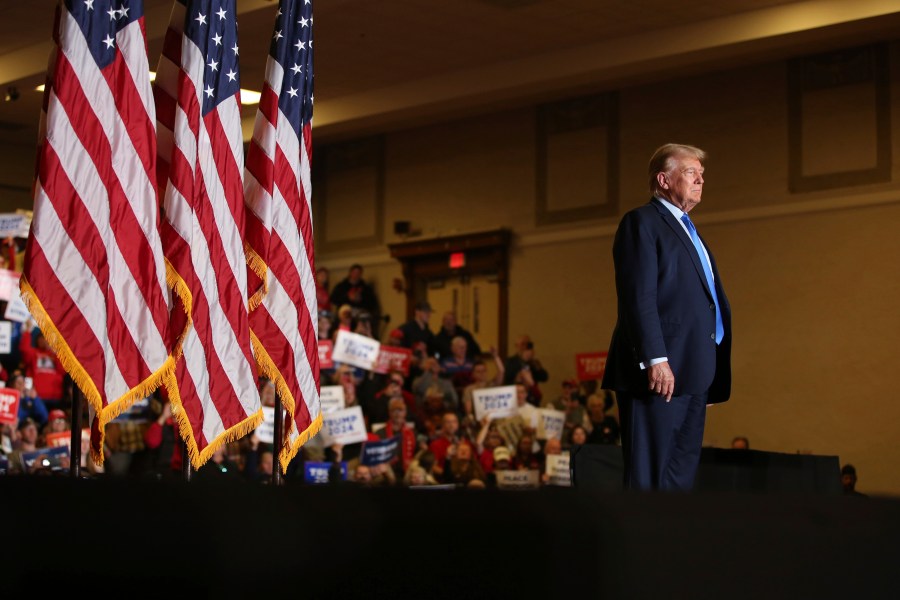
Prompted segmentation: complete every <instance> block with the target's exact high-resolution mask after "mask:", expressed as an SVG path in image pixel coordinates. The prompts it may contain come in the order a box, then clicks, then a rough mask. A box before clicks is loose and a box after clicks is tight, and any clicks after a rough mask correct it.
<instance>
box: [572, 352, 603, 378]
mask: <svg viewBox="0 0 900 600" xmlns="http://www.w3.org/2000/svg"><path fill="white" fill-rule="evenodd" d="M607 354H608V353H607V352H605V351H604V352H582V353H580V354H576V355H575V371H576V372H577V373H578V381H590V380H592V379H603V373H604V371H606V355H607Z"/></svg>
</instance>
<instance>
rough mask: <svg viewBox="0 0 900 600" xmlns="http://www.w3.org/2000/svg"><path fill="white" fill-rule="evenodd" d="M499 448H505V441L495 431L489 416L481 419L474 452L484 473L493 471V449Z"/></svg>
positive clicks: (495, 427)
mask: <svg viewBox="0 0 900 600" xmlns="http://www.w3.org/2000/svg"><path fill="white" fill-rule="evenodd" d="M500 446H506V440H504V439H503V435H502V434H501V433H500V431H498V430H497V425H496V424H495V423H494V421H493V419H491V416H490V415H485V416H484V417H483V418H482V419H481V429H480V430H479V432H478V437H477V438H476V439H475V451H476V452H477V454H478V458H479V461H480V462H481V468H482V470H483V471H484V472H485V473H491V472H493V470H494V449H495V448H498V447H500Z"/></svg>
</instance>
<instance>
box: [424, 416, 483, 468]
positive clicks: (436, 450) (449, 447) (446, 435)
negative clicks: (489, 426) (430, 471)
mask: <svg viewBox="0 0 900 600" xmlns="http://www.w3.org/2000/svg"><path fill="white" fill-rule="evenodd" d="M463 444H464V445H467V446H469V447H471V446H472V442H470V441H469V440H467V439H465V438H460V437H459V417H458V416H457V415H456V412H455V411H452V410H448V411H445V412H444V416H443V420H442V421H441V429H440V432H439V435H438V437H437V438H435V439H433V440H431V442H430V443H429V444H428V449H429V450H431V452H432V453H433V454H434V473H435V477H436V478H437V479H443V474H444V466H445V461H446V459H447V458H448V457H449V458H453V457H454V456H456V453H457V451H458V449H459V446H460V445H463ZM473 449H474V448H473Z"/></svg>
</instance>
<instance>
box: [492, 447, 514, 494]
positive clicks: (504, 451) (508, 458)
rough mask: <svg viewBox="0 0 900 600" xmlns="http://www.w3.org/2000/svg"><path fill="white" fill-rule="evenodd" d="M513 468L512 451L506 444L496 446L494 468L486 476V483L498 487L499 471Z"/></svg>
mask: <svg viewBox="0 0 900 600" xmlns="http://www.w3.org/2000/svg"><path fill="white" fill-rule="evenodd" d="M511 469H512V452H510V450H509V448H508V447H506V446H497V447H496V448H494V468H493V470H491V472H490V473H488V474H487V476H486V478H485V483H486V484H487V487H489V488H494V489H495V488H496V487H497V471H508V470H511Z"/></svg>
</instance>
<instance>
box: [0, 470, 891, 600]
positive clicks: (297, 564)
mask: <svg viewBox="0 0 900 600" xmlns="http://www.w3.org/2000/svg"><path fill="white" fill-rule="evenodd" d="M0 506H2V509H3V514H4V515H5V519H4V526H3V528H2V531H3V540H4V550H3V553H2V566H0V582H2V583H0V589H2V590H3V596H4V597H9V598H13V597H22V596H19V595H13V594H20V593H23V592H25V591H27V590H32V591H33V592H34V593H36V594H37V595H36V596H34V597H48V594H55V593H67V592H75V591H78V592H90V593H92V594H94V595H93V597H111V596H115V597H120V598H132V597H160V598H161V597H165V596H169V595H174V597H186V595H188V594H190V596H191V597H203V598H238V597H240V598H259V597H264V596H266V595H269V594H279V595H284V594H288V595H289V596H287V597H295V598H357V597H358V598H455V599H458V598H492V599H498V598H538V597H542V598H717V599H721V598H728V599H734V598H754V599H758V598H767V599H768V598H892V599H893V598H900V582H898V577H897V575H896V573H897V572H898V567H897V565H898V564H900V500H897V499H888V498H874V497H869V498H857V497H845V496H836V495H833V494H784V493H737V492H695V493H691V494H664V493H636V492H632V493H626V492H599V491H589V490H585V489H576V488H545V489H541V490H531V491H525V490H522V491H497V490H449V491H448V490H427V489H423V490H406V489H370V490H366V489H357V488H354V487H344V486H338V487H332V486H325V487H308V486H290V485H285V486H279V487H271V486H262V485H259V486H257V485H251V484H235V483H232V484H222V485H217V484H212V483H203V482H200V481H194V482H191V483H181V482H176V483H157V482H151V481H144V480H129V479H115V480H112V479H110V480H74V479H70V478H68V477H63V476H60V477H4V478H0Z"/></svg>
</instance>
